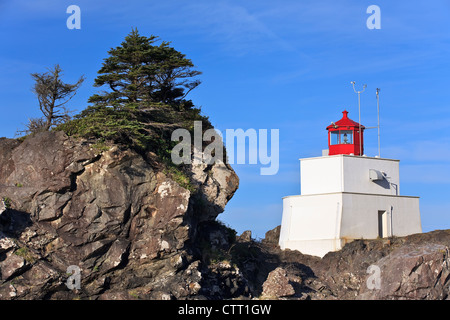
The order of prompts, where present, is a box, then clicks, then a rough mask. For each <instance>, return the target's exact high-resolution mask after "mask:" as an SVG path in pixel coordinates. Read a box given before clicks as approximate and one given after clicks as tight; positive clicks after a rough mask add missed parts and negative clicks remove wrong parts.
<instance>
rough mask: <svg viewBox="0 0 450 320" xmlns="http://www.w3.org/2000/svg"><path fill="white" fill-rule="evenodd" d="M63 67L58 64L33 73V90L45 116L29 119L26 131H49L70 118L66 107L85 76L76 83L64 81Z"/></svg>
mask: <svg viewBox="0 0 450 320" xmlns="http://www.w3.org/2000/svg"><path fill="white" fill-rule="evenodd" d="M61 75H62V69H61V67H60V66H59V65H58V64H56V65H55V66H54V67H53V68H49V69H48V72H44V73H32V74H31V76H32V78H33V80H34V81H35V84H34V86H33V92H34V93H35V94H36V96H37V98H38V101H39V108H40V109H41V111H42V113H43V115H44V116H43V118H34V119H30V120H29V124H28V125H27V129H26V130H25V131H24V132H26V133H31V132H38V131H48V130H50V128H51V127H52V126H55V125H59V124H61V123H64V122H65V121H67V120H69V119H70V116H69V113H70V111H69V110H68V109H67V108H66V106H65V105H66V104H67V102H69V101H70V100H71V99H72V98H73V97H74V96H75V94H76V91H77V90H78V89H79V88H80V86H81V84H82V83H83V81H84V76H81V77H80V79H79V80H78V81H77V82H76V83H74V84H69V83H64V82H63V81H62V80H61Z"/></svg>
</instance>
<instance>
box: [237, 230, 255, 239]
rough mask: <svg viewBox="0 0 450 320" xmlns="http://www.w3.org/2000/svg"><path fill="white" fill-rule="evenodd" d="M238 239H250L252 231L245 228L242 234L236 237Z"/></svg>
mask: <svg viewBox="0 0 450 320" xmlns="http://www.w3.org/2000/svg"><path fill="white" fill-rule="evenodd" d="M238 240H239V241H244V242H246V241H252V232H251V230H246V231H244V232H242V234H241V235H240V236H239V237H238Z"/></svg>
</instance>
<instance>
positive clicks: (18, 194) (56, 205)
mask: <svg viewBox="0 0 450 320" xmlns="http://www.w3.org/2000/svg"><path fill="white" fill-rule="evenodd" d="M0 149H1V150H2V153H1V155H0V168H1V169H0V197H1V198H3V197H7V198H8V199H9V201H10V204H11V208H12V209H11V210H8V211H7V212H6V213H4V214H3V215H6V217H3V215H2V221H1V222H0V231H2V230H3V234H2V235H1V236H0V248H1V249H0V250H1V251H2V252H4V254H5V255H6V259H3V261H2V265H1V272H2V279H3V280H4V282H3V283H2V284H0V294H1V295H2V298H3V299H10V298H14V299H36V298H39V297H41V298H42V297H46V298H51V299H72V298H94V299H95V298H98V297H102V298H107V297H111V298H126V299H134V298H136V297H139V298H140V299H141V298H144V299H155V298H157V299H160V298H161V299H162V298H177V299H182V298H186V297H189V296H196V295H198V294H199V292H200V291H201V288H202V284H201V281H202V279H203V276H201V274H202V272H204V270H207V268H206V269H204V268H203V267H202V266H200V265H198V266H197V267H196V268H194V267H188V266H192V265H193V263H194V261H195V258H194V257H193V255H192V252H194V253H195V252H196V251H195V249H194V248H193V245H194V243H195V237H197V236H198V234H199V233H198V231H197V228H198V227H199V226H200V224H202V223H204V222H208V221H211V220H213V219H215V217H216V216H217V214H219V213H220V212H222V211H223V210H224V207H225V204H226V202H227V201H228V200H229V199H230V198H231V197H232V196H233V194H234V192H235V191H236V189H237V187H238V181H239V179H238V178H237V176H236V174H235V173H234V171H233V170H232V169H231V167H229V166H228V165H224V164H217V165H210V166H206V167H203V168H202V169H201V172H197V173H199V174H200V175H201V179H200V180H198V179H197V180H195V179H194V180H193V181H194V183H196V188H197V190H198V192H196V193H195V194H193V193H192V192H191V191H190V190H188V189H186V188H184V187H182V186H180V185H179V184H178V183H177V182H175V181H173V180H172V179H170V178H169V177H168V176H167V175H166V174H165V173H163V171H162V169H161V168H163V167H164V166H161V165H160V164H157V163H155V157H153V156H152V157H150V158H151V159H150V158H146V157H145V156H143V155H141V154H138V153H137V152H135V151H133V150H131V149H127V148H123V147H120V146H118V145H112V146H111V147H110V148H109V150H107V151H103V152H101V153H100V152H99V151H96V149H95V148H92V143H91V142H89V141H87V140H82V139H81V140H76V139H73V138H70V137H68V136H67V135H65V134H64V133H63V132H43V133H38V134H35V135H33V136H30V137H27V138H26V139H25V140H24V141H23V142H22V143H19V142H17V141H16V140H13V139H0ZM149 156H150V154H149ZM192 175H193V176H196V173H195V172H193V173H192ZM13 238H16V239H18V241H19V242H20V247H21V248H25V249H24V250H28V251H29V253H30V257H32V261H30V262H27V261H26V259H24V258H23V257H21V256H18V255H15V254H14V253H13V251H14V250H16V249H17V246H16V245H15V243H14V241H15V240H14V241H13V240H11V239H13ZM224 245H226V244H224ZM19 260H20V261H19ZM44 261H46V266H45V267H44V265H43V264H42V263H43V262H44ZM194 265H195V264H194ZM69 266H78V267H79V268H80V270H81V274H80V277H81V289H80V290H79V292H72V291H70V290H68V288H67V287H66V286H65V281H66V279H67V277H68V276H67V273H66V270H67V268H68V267H69ZM46 269H48V270H47V273H48V274H52V275H51V276H50V277H48V278H46V277H45V275H44V270H46ZM50 270H51V272H50ZM195 270H196V271H195ZM206 272H207V271H206ZM199 273H200V276H199V275H198V274H199ZM32 274H34V278H35V279H37V280H34V279H33V277H31V276H30V275H32ZM38 280H39V281H38ZM11 281H13V282H14V285H12V287H11ZM49 281H50V282H49ZM50 283H51V285H50ZM19 284H20V286H19ZM22 287H23V288H27V289H26V290H25V289H24V290H22V289H20V288H22ZM13 288H14V289H13ZM38 292H39V293H38ZM157 292H160V294H158V293H157Z"/></svg>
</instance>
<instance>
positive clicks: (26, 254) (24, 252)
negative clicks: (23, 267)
mask: <svg viewBox="0 0 450 320" xmlns="http://www.w3.org/2000/svg"><path fill="white" fill-rule="evenodd" d="M14 254H15V255H17V256H19V257H22V258H24V259H25V261H26V262H28V263H34V262H35V261H36V259H35V258H34V256H33V254H32V253H31V252H30V250H29V249H28V248H26V247H22V248H19V249H17V250H16V251H15V252H14Z"/></svg>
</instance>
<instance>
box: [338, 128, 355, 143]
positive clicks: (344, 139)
mask: <svg viewBox="0 0 450 320" xmlns="http://www.w3.org/2000/svg"><path fill="white" fill-rule="evenodd" d="M339 133H340V137H341V144H353V134H352V131H349V130H343V131H339Z"/></svg>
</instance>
